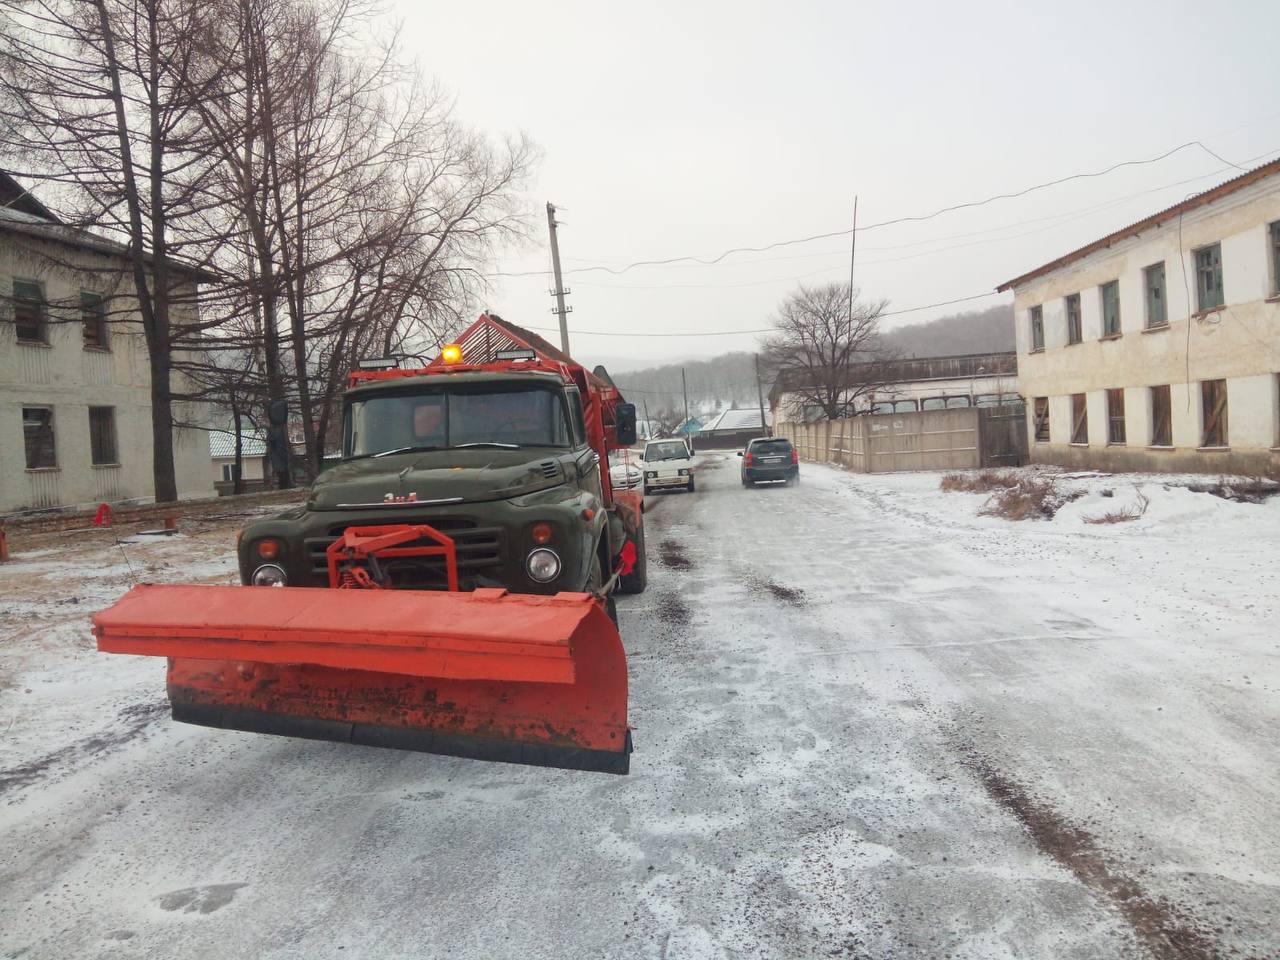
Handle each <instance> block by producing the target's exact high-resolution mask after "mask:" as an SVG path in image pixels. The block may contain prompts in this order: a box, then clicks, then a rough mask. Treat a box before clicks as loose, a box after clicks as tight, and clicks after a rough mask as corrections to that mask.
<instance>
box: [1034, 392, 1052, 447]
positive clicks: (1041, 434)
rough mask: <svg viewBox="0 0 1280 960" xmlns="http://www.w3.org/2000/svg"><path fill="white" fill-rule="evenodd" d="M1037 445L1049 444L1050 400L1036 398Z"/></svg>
mask: <svg viewBox="0 0 1280 960" xmlns="http://www.w3.org/2000/svg"><path fill="white" fill-rule="evenodd" d="M1034 416H1035V428H1036V443H1048V442H1049V398H1048V397H1036V403H1035V414H1034Z"/></svg>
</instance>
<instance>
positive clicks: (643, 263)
mask: <svg viewBox="0 0 1280 960" xmlns="http://www.w3.org/2000/svg"><path fill="white" fill-rule="evenodd" d="M1189 147H1199V148H1200V149H1201V150H1203V151H1204V152H1205V153H1207V154H1208V155H1209V156H1211V157H1213V158H1214V159H1215V160H1217V161H1219V162H1220V163H1226V164H1227V165H1229V166H1232V167H1236V166H1237V165H1236V164H1234V163H1231V161H1229V160H1225V159H1224V158H1222V157H1220V156H1219V155H1218V154H1216V153H1214V152H1213V151H1212V150H1210V149H1209V148H1208V147H1207V146H1205V145H1204V144H1203V143H1202V142H1201V141H1199V140H1188V141H1187V142H1186V143H1181V144H1179V145H1178V146H1176V147H1174V148H1172V149H1171V150H1166V151H1165V152H1164V153H1162V154H1160V155H1159V156H1156V157H1148V158H1144V159H1141V160H1121V161H1119V162H1117V163H1113V164H1111V165H1110V166H1108V167H1106V168H1104V169H1102V170H1094V171H1089V172H1086V173H1073V174H1069V175H1068V176H1065V177H1058V178H1057V179H1054V180H1047V181H1044V182H1042V183H1036V184H1032V185H1031V186H1029V187H1024V188H1022V189H1021V190H1014V191H1010V192H1008V193H1000V194H995V195H993V196H990V197H985V198H983V199H981V200H969V201H965V202H963V203H956V204H951V205H950V206H946V207H941V208H939V209H937V210H935V211H933V212H932V213H927V214H920V215H915V216H905V217H895V218H893V219H890V220H881V221H879V222H876V223H870V224H867V225H866V226H863V227H859V228H858V230H859V232H861V233H865V232H867V231H869V230H876V229H879V228H881V227H888V226H894V225H896V224H901V223H922V222H924V221H926V220H933V219H935V218H936V217H940V216H942V215H943V214H946V213H953V212H955V211H957V210H969V209H973V208H976V207H982V206H986V205H987V204H990V203H995V202H997V201H1000V200H1013V199H1016V198H1018V197H1024V196H1026V195H1027V194H1030V193H1034V192H1036V191H1038V190H1044V189H1047V188H1049V187H1055V186H1060V185H1062V184H1064V183H1070V182H1072V181H1074V180H1086V179H1093V178H1096V177H1102V176H1106V175H1107V174H1109V173H1113V172H1114V171H1116V170H1119V169H1122V168H1124V167H1132V166H1145V165H1148V164H1152V163H1159V162H1160V161H1162V160H1166V159H1168V158H1169V157H1171V156H1173V155H1174V154H1176V153H1179V152H1181V151H1183V150H1186V149H1187V148H1189ZM852 232H853V228H852V227H849V228H844V229H840V230H832V231H829V232H826V233H816V234H812V235H810V236H807V237H796V238H793V239H789V240H777V241H774V242H772V243H768V244H764V245H763V246H759V247H732V248H730V249H728V250H725V251H723V252H722V253H720V254H718V255H717V256H715V257H711V258H704V257H697V256H693V255H684V256H678V257H667V258H663V259H655V260H635V261H632V262H631V263H627V264H624V265H623V266H621V267H617V268H615V267H609V266H603V265H601V266H591V267H574V268H571V269H568V270H564V271H562V272H563V273H566V274H568V273H590V272H604V273H608V274H611V275H614V276H618V275H621V274H624V273H628V272H629V271H631V270H634V269H636V268H637V267H653V266H665V265H669V264H675V263H685V262H688V263H695V264H701V265H703V266H712V265H714V264H717V263H720V262H721V261H723V260H725V259H726V258H728V257H730V256H732V255H733V254H735V253H764V252H766V251H769V250H775V249H777V248H779V247H789V246H795V245H797V244H803V243H812V242H813V241H815V240H828V239H831V238H833V237H846V236H849V235H850V234H851V233H852ZM540 273H541V271H538V270H533V271H529V270H524V271H501V270H500V271H495V272H493V273H490V274H486V276H490V277H522V276H530V275H538V274H540Z"/></svg>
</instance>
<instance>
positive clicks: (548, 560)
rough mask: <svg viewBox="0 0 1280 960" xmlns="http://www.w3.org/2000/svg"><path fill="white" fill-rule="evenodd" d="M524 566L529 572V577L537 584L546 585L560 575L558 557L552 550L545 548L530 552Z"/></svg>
mask: <svg viewBox="0 0 1280 960" xmlns="http://www.w3.org/2000/svg"><path fill="white" fill-rule="evenodd" d="M525 566H526V567H527V568H528V570H529V576H531V577H533V579H535V580H537V581H538V582H539V583H547V582H548V581H551V580H554V579H555V578H556V577H558V576H559V575H560V557H559V556H558V555H557V554H556V552H555V551H554V550H548V549H547V548H546V547H539V548H538V549H537V550H533V551H531V552H530V553H529V559H528V560H526V561H525Z"/></svg>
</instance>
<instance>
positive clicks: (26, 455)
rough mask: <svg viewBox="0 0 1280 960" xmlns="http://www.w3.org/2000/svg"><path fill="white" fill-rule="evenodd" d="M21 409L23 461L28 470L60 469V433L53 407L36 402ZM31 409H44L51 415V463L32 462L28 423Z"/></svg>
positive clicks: (49, 421)
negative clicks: (55, 422) (58, 432)
mask: <svg viewBox="0 0 1280 960" xmlns="http://www.w3.org/2000/svg"><path fill="white" fill-rule="evenodd" d="M21 409H22V448H23V462H24V463H25V464H26V468H27V470H57V469H58V434H57V429H56V426H55V424H54V411H53V407H50V406H44V405H42V404H35V405H33V406H29V407H22V408H21ZM29 411H32V412H34V411H42V412H44V413H47V414H48V415H49V419H48V423H47V424H46V426H47V428H48V431H49V446H48V450H49V457H50V462H49V463H36V464H32V455H31V454H32V441H31V438H30V436H29V434H28V425H27V413H28V412H29ZM37 449H39V448H37Z"/></svg>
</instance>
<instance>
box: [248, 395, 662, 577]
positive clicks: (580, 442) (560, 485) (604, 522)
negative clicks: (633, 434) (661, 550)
mask: <svg viewBox="0 0 1280 960" xmlns="http://www.w3.org/2000/svg"><path fill="white" fill-rule="evenodd" d="M428 372H430V371H428ZM588 401H589V398H588ZM585 407H586V404H584V398H583V397H582V396H581V394H580V389H579V386H578V385H577V384H576V383H574V382H572V381H569V380H566V379H565V378H564V377H562V376H558V375H557V374H556V373H554V372H551V371H547V370H538V369H529V370H520V369H504V370H497V371H495V370H492V369H485V370H458V371H457V372H447V373H442V374H441V375H437V376H403V377H393V378H388V379H379V380H372V381H369V382H363V383H358V384H357V385H355V386H353V387H352V388H351V389H350V390H348V391H347V393H346V394H345V397H344V401H343V440H342V458H341V461H340V462H339V463H338V464H337V465H336V466H334V467H332V468H330V469H328V470H326V471H325V472H323V473H322V474H321V475H320V476H319V477H318V478H317V479H316V481H315V483H314V484H313V486H312V489H311V492H310V496H309V497H308V498H307V501H306V502H305V503H304V504H303V505H301V506H299V507H297V508H295V509H291V510H287V511H285V512H283V513H281V514H279V515H277V516H274V517H271V518H270V519H264V520H261V521H257V522H255V523H252V524H250V525H248V526H247V527H245V529H244V530H243V531H242V533H241V538H240V542H239V547H238V555H239V565H240V578H241V581H242V582H243V583H245V584H251V585H256V586H277V585H279V586H284V585H288V586H304V587H326V586H329V585H330V584H329V575H328V568H327V562H326V554H325V551H326V549H327V548H328V546H329V544H330V543H332V542H334V541H335V540H336V539H338V538H339V537H340V536H341V535H342V533H343V531H344V530H345V529H347V528H348V527H352V526H377V525H385V524H413V523H424V524H428V525H430V526H431V527H434V528H435V529H436V530H438V531H440V532H441V533H443V534H445V535H447V536H448V537H450V538H452V539H453V541H454V543H455V548H456V551H457V565H458V579H459V588H460V589H462V590H472V589H475V588H477V587H503V588H505V589H507V590H509V591H511V592H513V593H534V594H554V593H558V592H561V591H583V592H595V591H599V590H600V589H601V588H602V587H603V586H604V585H605V584H606V582H607V581H608V579H609V577H610V575H611V573H612V572H613V570H614V569H615V567H616V565H617V564H616V558H617V557H618V555H619V553H620V551H621V550H622V548H623V545H624V543H625V541H626V539H627V537H628V535H630V536H631V537H632V538H633V539H634V538H635V536H636V531H637V529H638V527H639V523H638V518H627V517H625V516H624V515H623V514H624V513H625V511H620V510H618V509H617V505H616V504H615V503H613V502H612V500H613V498H612V491H611V490H610V489H609V488H608V486H607V485H608V479H607V476H603V475H602V474H604V471H602V470H601V454H600V452H599V450H598V448H599V447H600V444H599V443H598V442H597V443H593V439H596V440H598V438H593V437H592V436H590V431H589V424H588V422H587V419H586V418H584V408H585ZM632 416H633V414H632ZM597 432H599V431H597ZM602 485H603V486H602ZM636 512H637V513H638V512H639V511H638V510H637V511H636ZM639 547H640V551H641V554H642V553H643V540H642V539H641V540H640V541H639ZM641 562H643V557H642V558H641ZM637 572H638V573H639V579H638V580H637V573H632V574H631V575H630V576H628V577H622V578H621V579H620V587H621V589H622V590H623V591H624V592H638V590H639V589H643V569H640V570H639V571H637ZM379 573H380V575H381V576H382V577H383V581H384V585H385V586H389V587H393V588H395V589H426V590H443V589H447V580H446V573H445V563H444V560H443V558H441V557H402V558H391V559H387V560H384V561H383V562H382V564H381V565H380V568H379Z"/></svg>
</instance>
